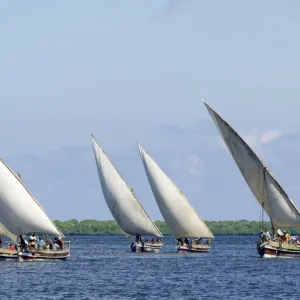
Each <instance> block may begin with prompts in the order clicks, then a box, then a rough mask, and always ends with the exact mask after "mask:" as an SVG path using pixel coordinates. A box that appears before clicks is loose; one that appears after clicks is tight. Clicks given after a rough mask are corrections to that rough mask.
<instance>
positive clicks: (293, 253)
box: [257, 242, 300, 258]
mask: <svg viewBox="0 0 300 300" xmlns="http://www.w3.org/2000/svg"><path fill="white" fill-rule="evenodd" d="M257 251H258V253H259V255H260V256H261V257H263V258H273V257H282V258H295V257H299V258H300V245H289V244H282V245H281V246H280V245H279V243H278V242H276V243H275V242H270V243H264V244H261V245H259V246H258V247H257Z"/></svg>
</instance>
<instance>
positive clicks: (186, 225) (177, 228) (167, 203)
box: [138, 144, 214, 238]
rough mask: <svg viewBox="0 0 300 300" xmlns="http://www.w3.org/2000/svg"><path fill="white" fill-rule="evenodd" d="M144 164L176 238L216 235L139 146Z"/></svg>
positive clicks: (163, 213)
mask: <svg viewBox="0 0 300 300" xmlns="http://www.w3.org/2000/svg"><path fill="white" fill-rule="evenodd" d="M138 147H139V151H140V154H141V158H142V162H143V165H144V168H145V171H146V174H147V177H148V180H149V183H150V186H151V189H152V192H153V195H154V197H155V200H156V202H157V205H158V207H159V209H160V212H161V214H162V216H163V218H164V219H165V221H166V223H167V224H168V226H169V228H170V230H171V232H172V235H173V236H174V237H175V238H179V237H181V238H183V237H203V238H213V237H214V235H213V234H212V232H211V231H210V230H209V228H208V227H207V226H206V224H205V223H204V222H203V221H202V220H201V218H200V217H199V215H198V214H197V213H196V211H195V210H194V208H193V207H192V206H191V205H190V203H189V202H188V200H187V199H186V197H185V196H184V195H183V193H182V192H181V191H180V190H179V189H178V188H177V186H176V185H175V184H174V183H173V182H172V181H171V180H170V178H169V177H168V176H167V175H166V174H165V173H164V172H163V171H162V170H161V168H160V167H159V166H158V165H157V164H156V163H155V161H154V160H153V159H152V158H151V156H150V155H149V154H148V153H147V152H146V151H145V149H144V148H143V147H142V146H141V145H140V144H138Z"/></svg>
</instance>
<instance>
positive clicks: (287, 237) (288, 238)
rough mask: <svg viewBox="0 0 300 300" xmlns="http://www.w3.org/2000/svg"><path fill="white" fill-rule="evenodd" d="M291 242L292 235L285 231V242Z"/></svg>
mask: <svg viewBox="0 0 300 300" xmlns="http://www.w3.org/2000/svg"><path fill="white" fill-rule="evenodd" d="M290 240H291V236H290V234H289V233H288V232H287V231H286V230H284V231H283V241H284V242H286V243H288V242H289V241H290Z"/></svg>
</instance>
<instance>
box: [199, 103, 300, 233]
mask: <svg viewBox="0 0 300 300" xmlns="http://www.w3.org/2000/svg"><path fill="white" fill-rule="evenodd" d="M204 104H205V106H206V108H207V110H208V112H209V114H210V115H211V117H212V120H213V121H214V123H215V125H216V127H217V129H218V131H219V132H220V134H221V137H222V138H223V140H224V142H225V144H226V146H227V147H228V149H229V151H230V153H231V155H232V157H233V158H234V160H235V162H236V164H237V166H238V167H239V169H240V171H241V173H242V175H243V177H244V179H245V181H246V182H247V184H248V186H249V187H250V189H251V191H252V192H253V194H254V195H255V197H256V199H257V200H258V202H259V203H260V204H261V205H262V207H263V208H264V210H265V211H266V213H267V214H268V215H269V216H270V218H271V221H272V224H273V226H274V228H275V230H276V229H278V228H281V227H299V226H300V213H299V210H298V209H297V208H296V206H295V204H294V203H293V202H292V200H291V199H290V198H289V197H288V195H287V194H286V193H285V191H284V190H283V189H282V187H281V186H280V185H279V183H278V182H277V180H276V179H275V177H274V176H273V175H272V174H271V172H270V170H269V169H268V168H267V167H266V166H265V165H264V163H263V162H262V161H261V160H260V159H259V158H258V156H257V155H256V154H255V153H254V151H253V150H252V149H251V148H250V147H249V145H248V144H247V143H246V142H245V141H244V140H243V139H242V138H241V137H240V136H239V135H238V133H237V132H236V131H235V130H234V129H233V128H232V127H231V126H230V125H229V124H228V123H227V122H226V121H225V120H224V119H223V118H222V117H221V116H220V115H219V114H218V113H217V112H216V111H215V110H213V109H212V108H211V107H210V106H209V105H208V104H207V103H204Z"/></svg>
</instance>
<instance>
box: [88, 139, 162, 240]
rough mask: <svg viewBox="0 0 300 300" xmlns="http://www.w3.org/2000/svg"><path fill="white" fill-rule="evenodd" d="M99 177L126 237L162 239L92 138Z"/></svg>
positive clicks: (110, 208)
mask: <svg viewBox="0 0 300 300" xmlns="http://www.w3.org/2000/svg"><path fill="white" fill-rule="evenodd" d="M92 141H93V146H94V153H95V159H96V164H97V169H98V175H99V179H100V183H101V187H102V191H103V195H104V198H105V201H106V203H107V206H108V208H109V210H110V212H111V213H112V215H113V217H114V218H115V220H116V221H117V223H118V224H119V226H120V227H121V229H122V230H123V232H124V233H125V234H126V235H136V234H143V235H154V236H159V237H162V234H161V232H160V231H159V229H158V228H157V227H156V225H155V224H154V222H153V221H152V220H151V218H150V217H149V216H148V215H147V213H146V211H145V210H144V208H143V207H142V205H141V204H140V203H139V202H138V200H137V198H136V197H135V195H134V193H133V190H132V189H131V188H130V187H129V186H128V185H127V184H126V182H125V181H124V180H123V178H122V177H121V176H120V174H119V173H118V171H117V170H116V168H115V167H114V165H113V164H112V163H111V161H110V160H109V158H108V156H107V155H106V154H105V152H104V151H103V149H102V148H101V147H100V146H99V144H98V143H97V142H96V140H95V139H94V137H93V136H92Z"/></svg>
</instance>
